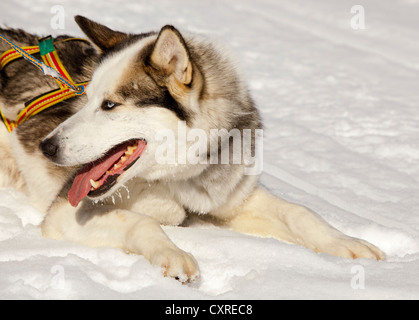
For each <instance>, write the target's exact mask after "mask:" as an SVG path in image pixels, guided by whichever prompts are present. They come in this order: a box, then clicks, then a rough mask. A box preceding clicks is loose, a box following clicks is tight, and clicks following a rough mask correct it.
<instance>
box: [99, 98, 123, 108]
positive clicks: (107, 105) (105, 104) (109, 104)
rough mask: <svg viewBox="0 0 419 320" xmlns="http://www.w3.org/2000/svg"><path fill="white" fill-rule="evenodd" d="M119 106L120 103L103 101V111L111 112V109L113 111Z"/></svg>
mask: <svg viewBox="0 0 419 320" xmlns="http://www.w3.org/2000/svg"><path fill="white" fill-rule="evenodd" d="M117 106H119V103H116V102H112V101H109V100H105V101H103V103H102V106H101V108H102V110H111V109H113V108H115V107H117Z"/></svg>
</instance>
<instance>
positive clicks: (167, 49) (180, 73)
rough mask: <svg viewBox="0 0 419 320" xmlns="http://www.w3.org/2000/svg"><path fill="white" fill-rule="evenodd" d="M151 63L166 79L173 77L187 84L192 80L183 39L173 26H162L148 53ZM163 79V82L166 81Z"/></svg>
mask: <svg viewBox="0 0 419 320" xmlns="http://www.w3.org/2000/svg"><path fill="white" fill-rule="evenodd" d="M150 63H151V65H152V66H153V67H154V68H155V69H156V70H158V71H160V72H162V73H163V75H164V77H165V78H166V81H167V80H168V79H169V78H172V77H173V78H174V79H175V80H176V81H177V82H178V83H181V84H184V85H189V84H190V83H191V81H192V64H191V59H190V54H189V51H188V48H187V46H186V43H185V40H184V39H183V37H182V35H181V34H180V32H179V31H178V30H176V29H175V28H174V27H173V26H170V25H167V26H164V27H163V28H162V29H161V30H160V33H159V35H158V37H157V40H156V42H155V44H154V48H153V50H152V53H151V55H150ZM166 81H165V82H166Z"/></svg>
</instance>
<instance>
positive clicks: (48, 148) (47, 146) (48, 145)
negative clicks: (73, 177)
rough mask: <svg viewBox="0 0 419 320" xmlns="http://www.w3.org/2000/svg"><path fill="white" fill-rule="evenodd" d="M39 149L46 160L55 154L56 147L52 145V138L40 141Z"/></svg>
mask: <svg viewBox="0 0 419 320" xmlns="http://www.w3.org/2000/svg"><path fill="white" fill-rule="evenodd" d="M39 149H40V150H41V152H42V153H43V154H44V156H46V157H47V158H51V157H53V156H55V155H56V154H57V151H58V146H57V144H56V143H54V137H52V138H47V139H44V140H42V141H41V143H40V144H39Z"/></svg>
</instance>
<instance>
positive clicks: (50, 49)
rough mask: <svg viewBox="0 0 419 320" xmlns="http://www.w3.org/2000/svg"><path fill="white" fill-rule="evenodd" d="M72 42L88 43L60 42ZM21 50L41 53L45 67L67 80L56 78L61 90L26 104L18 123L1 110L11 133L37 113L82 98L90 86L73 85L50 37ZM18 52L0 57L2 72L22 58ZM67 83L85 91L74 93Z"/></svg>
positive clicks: (18, 117)
mask: <svg viewBox="0 0 419 320" xmlns="http://www.w3.org/2000/svg"><path fill="white" fill-rule="evenodd" d="M71 40H79V41H87V40H85V39H81V38H68V39H65V40H61V41H59V42H65V41H71ZM19 49H21V50H23V51H25V52H26V53H28V54H33V53H38V52H40V53H41V56H42V59H43V61H44V63H45V65H47V66H48V67H50V68H53V69H54V70H56V71H57V72H58V73H59V75H60V76H61V77H63V78H65V80H66V81H64V82H63V81H59V80H58V79H57V78H55V80H56V81H57V83H58V85H59V87H60V88H59V89H56V90H53V91H50V92H47V93H44V94H42V95H40V96H38V97H35V98H33V99H32V100H30V101H28V102H26V103H25V108H24V109H23V110H22V111H21V112H20V113H19V114H18V116H17V120H16V121H13V120H9V119H7V118H6V117H5V115H4V114H3V113H2V112H1V108H0V116H1V120H2V121H3V123H4V124H5V126H6V128H7V130H8V131H9V132H12V131H13V129H14V128H16V127H17V126H18V125H19V124H21V123H22V122H24V121H25V120H27V119H29V118H30V117H32V116H34V115H36V114H37V113H39V112H41V111H43V110H45V109H47V108H49V107H52V106H54V105H55V104H57V103H60V102H62V101H64V100H67V99H70V98H73V97H75V96H80V95H82V94H85V88H86V86H87V84H88V82H81V83H77V84H74V83H73V80H72V79H71V77H70V75H69V73H68V72H67V70H66V69H65V67H64V65H63V64H62V62H61V60H60V58H59V57H58V54H57V52H56V51H55V48H54V45H53V39H52V37H50V36H49V37H46V38H43V39H40V40H39V46H28V47H22V48H18V50H19ZM18 50H16V49H10V50H8V51H5V52H4V53H3V54H2V55H1V56H0V70H1V69H2V68H4V67H5V66H6V65H7V64H8V63H9V62H11V61H13V60H15V59H17V58H20V57H22V54H21V53H19V52H18ZM34 60H35V59H34ZM35 62H36V61H35ZM67 81H68V82H69V83H70V84H72V85H74V86H76V87H77V88H80V89H82V90H83V91H82V92H80V91H78V92H76V91H74V90H73V89H72V88H71V87H69V86H68V85H66V82H67Z"/></svg>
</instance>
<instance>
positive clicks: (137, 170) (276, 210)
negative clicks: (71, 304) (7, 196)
mask: <svg viewBox="0 0 419 320" xmlns="http://www.w3.org/2000/svg"><path fill="white" fill-rule="evenodd" d="M156 38H157V35H150V36H148V37H145V38H143V39H141V40H139V41H137V42H136V43H134V44H132V45H130V46H129V47H127V48H126V49H124V50H121V51H118V52H116V53H115V54H113V55H112V56H110V57H108V58H107V59H106V60H105V61H104V62H103V63H102V64H100V65H99V67H98V68H97V69H96V71H95V73H94V76H93V78H92V81H91V83H90V85H89V87H88V90H87V95H88V103H87V104H86V105H85V107H84V108H83V109H82V110H81V111H79V112H78V113H76V114H75V115H74V116H72V117H71V118H69V119H68V120H67V121H65V122H63V123H62V124H61V125H59V126H58V127H57V128H56V129H55V130H54V131H53V132H51V133H50V134H49V135H48V137H47V138H52V137H54V138H55V139H56V140H58V141H59V146H60V148H61V152H62V153H61V154H60V157H59V159H58V160H57V161H56V162H57V163H58V164H59V165H64V166H73V165H78V164H83V163H87V162H91V161H94V160H96V159H98V158H99V157H101V156H102V155H103V154H104V153H105V152H106V151H107V150H109V149H110V148H111V147H112V146H114V145H117V144H119V143H121V142H123V141H126V140H129V139H133V138H143V139H146V140H147V149H146V151H145V153H144V154H143V155H142V156H141V158H140V159H139V160H138V161H137V162H136V163H135V164H134V165H133V166H132V167H131V168H130V169H129V170H127V171H126V172H125V173H123V174H122V175H121V176H120V177H119V178H118V183H117V184H116V186H114V187H113V188H112V189H111V191H109V192H108V193H106V195H105V196H104V197H102V198H101V199H100V201H99V202H98V201H91V200H88V199H87V200H86V199H85V200H83V201H82V202H81V203H80V204H79V206H78V207H77V208H74V207H72V206H71V205H70V204H69V203H68V201H67V200H66V198H65V197H62V196H59V193H60V190H61V188H62V184H63V182H62V177H58V176H51V174H50V173H49V172H48V169H47V167H46V166H45V161H46V160H45V159H44V158H42V156H40V155H39V154H32V155H29V154H27V153H26V152H25V150H24V148H23V147H21V146H20V143H19V141H18V139H16V137H15V136H14V134H11V135H9V139H10V146H12V148H13V154H14V156H15V158H16V161H17V165H18V168H19V170H20V172H21V173H22V175H23V176H24V178H25V182H26V187H27V190H28V192H29V194H30V196H31V199H32V200H33V202H34V203H35V204H36V206H37V207H38V208H40V209H41V210H44V211H46V212H48V214H47V215H46V217H45V220H44V222H43V224H42V231H43V234H44V235H45V236H47V237H51V238H54V239H64V240H71V241H76V242H79V243H83V244H86V245H90V246H111V247H118V248H122V249H123V250H127V251H130V252H133V253H137V254H142V255H144V256H145V257H146V258H147V259H148V260H149V261H150V262H151V263H152V264H155V265H158V266H161V267H163V268H164V273H165V274H166V275H169V276H172V277H177V278H179V279H180V280H181V281H189V280H194V279H196V278H197V277H198V275H199V268H198V264H197V262H196V261H195V259H194V258H193V257H192V256H191V255H190V254H188V253H186V252H184V251H182V250H181V249H179V248H178V247H176V246H175V245H174V244H173V243H172V241H171V240H170V239H169V238H168V237H167V236H166V235H165V233H164V232H163V230H162V229H161V227H160V225H159V224H168V225H179V224H181V223H182V222H183V221H184V219H185V217H186V213H185V207H186V208H188V211H190V212H197V213H208V214H210V215H212V216H213V217H215V218H217V219H218V223H219V224H220V225H222V226H224V227H228V228H232V229H233V230H236V231H239V232H244V233H247V234H253V235H258V236H263V237H273V238H276V239H280V240H284V241H287V242H289V243H297V244H300V245H303V246H305V247H307V248H310V249H312V250H314V251H316V252H325V253H329V254H333V255H337V256H342V257H345V258H357V257H366V258H374V259H383V258H384V254H383V253H382V252H381V251H380V250H379V249H377V248H376V247H375V246H373V245H371V244H369V243H367V242H366V241H363V240H359V239H355V238H352V237H349V236H346V235H344V234H342V233H341V232H339V231H338V230H336V229H334V228H333V227H331V226H330V225H329V224H327V223H326V222H325V221H324V220H323V219H321V218H320V217H319V216H318V215H316V214H315V213H313V212H312V211H310V210H308V209H306V208H304V207H301V206H299V205H296V204H292V203H289V202H286V201H285V200H282V199H279V198H277V197H275V196H273V195H271V194H269V193H268V192H267V191H265V190H263V189H261V188H260V187H256V188H255V185H256V184H257V178H258V177H257V176H251V175H248V176H243V174H242V172H237V173H234V174H233V175H232V176H230V177H229V179H230V180H231V181H233V182H232V183H230V184H228V185H227V186H226V184H225V180H223V177H220V179H219V180H217V179H212V180H211V183H208V182H207V181H206V180H205V179H204V177H203V175H204V171H205V169H207V168H208V166H209V165H195V166H188V165H178V166H168V165H162V164H159V163H157V162H156V159H155V157H154V154H155V151H156V149H157V147H158V146H159V143H160V142H159V141H156V139H155V137H156V134H157V132H158V131H159V130H162V129H168V128H169V129H171V130H172V132H174V133H175V134H176V132H177V126H178V121H179V119H178V118H177V117H176V115H174V113H173V112H170V111H169V110H165V109H163V108H138V107H136V106H134V105H132V104H131V102H130V101H128V100H127V101H124V107H123V108H116V109H115V110H112V111H110V112H104V111H103V110H101V108H100V105H101V103H102V101H104V100H107V99H110V97H112V95H113V94H114V93H115V92H116V91H117V90H118V88H119V86H120V85H121V83H126V81H127V78H128V79H129V77H130V75H131V74H132V70H131V67H132V65H133V59H135V58H136V55H137V53H138V52H139V51H140V50H141V49H142V48H143V47H144V46H145V45H147V44H149V43H151V42H155V41H156ZM188 41H190V42H192V41H195V40H193V39H188ZM188 68H189V66H188V65H186V67H185V66H183V69H184V70H186V71H185V74H184V73H182V72H181V74H179V75H177V76H176V77H177V78H178V79H186V78H187V77H188V74H186V73H187V72H190V71H188ZM209 85H211V84H209ZM243 90H245V89H243ZM181 95H182V93H179V99H180V98H181ZM197 99H198V98H197V95H194V94H193V92H192V93H191V94H190V95H189V96H188V102H187V103H188V106H189V107H190V108H192V109H193V108H195V109H199V102H198V100H197ZM207 103H208V106H207V108H227V107H228V106H227V105H225V104H223V101H221V100H218V101H209V102H207ZM220 114H222V112H221V113H220ZM214 121H215V120H214ZM214 121H212V120H211V119H209V120H208V117H197V119H194V120H193V122H194V123H192V125H190V126H188V130H189V128H192V127H200V128H205V129H206V130H209V129H210V128H211V122H214ZM217 121H218V122H219V121H221V122H222V121H224V120H223V119H221V120H217ZM6 134H7V133H6V132H3V131H2V132H1V136H0V137H1V140H0V143H1V148H2V149H3V150H8V149H9V148H10V147H9V145H8V143H7V142H5V139H4V137H5V135H6ZM7 157H8V156H6V158H7ZM10 158H11V157H10ZM222 173H223V172H222V171H221V172H220V174H222ZM15 181H18V180H15ZM234 181H236V182H234ZM4 182H5V183H6V184H7V181H4ZM20 184H22V183H21V182H20ZM203 184H205V190H203V189H202V185H203ZM226 187H227V188H229V189H228V190H226ZM118 189H119V190H118ZM126 189H128V190H129V192H127V191H125V190H126ZM114 192H117V194H118V193H119V195H120V196H119V197H115V198H114V200H112V198H109V195H111V194H112V193H114Z"/></svg>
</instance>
